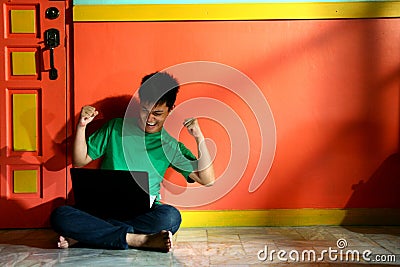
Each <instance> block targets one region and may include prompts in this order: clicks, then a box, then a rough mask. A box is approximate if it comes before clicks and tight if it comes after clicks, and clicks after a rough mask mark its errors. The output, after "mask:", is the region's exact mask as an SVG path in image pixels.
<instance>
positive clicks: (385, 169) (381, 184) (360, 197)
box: [342, 153, 400, 225]
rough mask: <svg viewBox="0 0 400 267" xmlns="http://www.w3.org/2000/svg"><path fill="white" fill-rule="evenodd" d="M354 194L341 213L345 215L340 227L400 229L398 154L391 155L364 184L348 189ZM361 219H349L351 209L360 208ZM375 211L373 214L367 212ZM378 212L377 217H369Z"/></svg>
mask: <svg viewBox="0 0 400 267" xmlns="http://www.w3.org/2000/svg"><path fill="white" fill-rule="evenodd" d="M352 189H353V190H354V192H353V194H352V195H351V197H350V199H349V201H348V202H347V204H346V206H345V209H349V214H348V215H346V217H345V218H344V219H343V221H342V225H355V224H357V222H358V221H360V222H363V224H365V223H366V221H365V218H368V219H370V221H369V222H368V224H369V225H400V209H399V207H398V203H400V154H399V153H395V154H392V155H390V156H389V157H388V158H386V159H385V160H384V161H383V162H382V164H381V165H380V166H379V168H378V169H377V170H376V171H375V172H374V173H373V174H372V176H371V177H370V178H369V179H368V180H367V181H366V182H364V180H362V181H360V182H359V183H358V184H354V185H353V186H352ZM364 207H368V209H365V214H364V215H365V218H357V217H354V216H352V214H351V209H353V208H364ZM370 209H376V210H373V211H372V210H370ZM375 212H379V214H373V213H375Z"/></svg>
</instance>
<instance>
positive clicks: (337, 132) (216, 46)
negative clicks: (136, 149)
mask: <svg viewBox="0 0 400 267" xmlns="http://www.w3.org/2000/svg"><path fill="white" fill-rule="evenodd" d="M74 40H75V41H74V42H75V44H74V49H75V51H74V55H75V56H74V57H75V59H74V60H75V62H74V64H75V66H74V68H75V71H74V80H75V84H74V94H75V112H76V113H78V112H79V109H80V107H81V106H82V105H84V104H93V105H96V106H97V108H99V109H100V112H101V114H102V116H103V118H104V117H107V118H108V117H112V116H114V114H115V113H118V111H117V110H118V108H121V107H124V104H119V103H122V102H118V101H113V99H112V98H111V97H113V96H118V95H126V94H128V95H130V94H132V93H133V92H134V91H136V89H137V88H138V86H139V83H140V79H141V77H142V76H144V75H146V74H149V73H151V72H154V71H156V70H162V69H165V68H168V67H170V66H173V65H175V64H179V63H184V62H190V61H198V60H202V61H214V62H219V63H223V64H226V65H229V66H231V67H233V68H236V69H238V70H239V71H241V72H243V73H244V74H246V75H247V76H248V77H249V78H250V79H252V80H253V81H254V82H255V84H256V85H257V86H258V87H259V88H260V90H261V91H262V93H263V95H264V96H265V98H266V100H267V101H268V104H269V106H270V108H271V111H272V114H273V117H274V120H275V125H276V138H277V142H276V153H275V158H274V161H273V164H272V168H271V170H270V172H269V174H268V176H267V177H266V180H265V181H264V183H263V184H262V185H261V186H260V187H259V188H258V190H256V191H255V192H252V193H250V192H249V190H248V188H249V184H250V181H251V179H252V177H253V174H254V171H255V168H256V166H257V164H258V160H259V155H260V145H261V142H262V139H261V137H260V131H259V130H258V125H257V121H256V120H255V118H254V114H252V112H251V107H249V106H247V105H246V103H245V102H244V101H243V100H241V99H240V98H239V97H238V96H236V95H235V94H234V93H233V92H231V91H229V90H227V89H224V88H222V87H218V86H216V85H210V84H192V85H186V86H183V87H182V89H181V92H180V94H179V96H178V101H177V104H178V107H179V104H180V103H185V102H186V101H188V100H189V99H195V98H197V97H208V98H214V99H217V100H219V101H221V102H223V103H225V104H226V105H228V106H230V107H231V108H232V109H233V110H234V112H235V113H236V114H237V116H239V117H240V118H241V120H242V121H243V123H244V125H245V128H246V131H247V135H248V138H245V137H244V140H243V142H247V140H246V139H248V140H249V142H250V156H249V163H248V164H247V167H246V168H245V169H244V170H243V168H241V167H240V168H241V169H237V173H238V174H239V173H242V172H243V171H244V173H243V175H240V177H232V179H237V180H238V181H239V179H240V181H239V182H238V184H237V185H236V186H235V187H234V188H233V189H232V190H231V191H230V192H226V194H225V196H223V197H222V198H220V199H218V200H216V201H214V202H211V203H208V204H205V205H201V206H198V207H190V209H216V210H218V209H273V208H342V207H348V208H355V207H364V208H372V207H387V208H400V198H399V194H398V193H399V192H398V188H400V187H399V185H400V184H399V181H400V179H399V178H400V167H399V166H400V159H399V154H398V151H399V122H400V119H399V113H400V107H399V102H400V94H399V91H400V62H399V58H400V19H370V20H369V19H363V20H321V21H318V20H299V21H248V22H244V21H243V22H242V21H234V22H119V23H113V22H108V23H75V24H74ZM178 79H179V77H178ZM110 98H111V99H110ZM178 111H179V109H177V110H176V112H178ZM181 116H183V117H184V115H181ZM201 125H202V126H203V129H204V132H205V134H206V135H207V136H208V137H210V138H211V139H213V141H214V143H215V146H216V149H217V153H216V159H215V169H216V172H217V175H218V176H219V177H220V176H221V175H222V174H223V172H224V170H225V169H226V168H227V166H228V164H229V159H230V155H231V152H232V153H237V151H235V150H234V148H233V147H234V146H235V144H231V143H230V139H229V135H230V133H229V132H227V131H226V130H225V129H224V127H225V126H226V125H225V126H224V125H221V124H218V123H217V122H216V121H213V120H212V119H202V120H201ZM273 130H275V129H268V131H273ZM177 137H178V136H177ZM179 138H180V139H181V140H182V141H184V142H185V143H187V144H188V145H189V146H190V147H191V148H192V149H194V143H193V142H192V140H191V139H190V138H189V136H188V135H187V134H186V133H184V132H182V133H181V134H180V136H179ZM264 145H267V146H270V147H271V148H270V149H273V145H274V144H264ZM261 164H263V163H261ZM266 164H268V163H266ZM232 168H235V166H233V167H232ZM168 180H170V181H172V182H173V183H175V184H178V185H181V186H183V187H181V188H178V187H172V188H170V187H168V188H170V189H168V190H169V192H170V193H171V194H173V195H176V196H180V195H181V196H182V198H183V200H182V202H185V201H188V202H189V198H190V196H188V195H185V194H184V192H185V190H186V189H185V187H186V185H185V183H184V182H183V180H182V179H181V178H180V177H179V175H176V174H175V173H174V172H168ZM189 187H193V186H192V185H190V186H189ZM209 190H210V191H209V192H210V194H212V192H213V191H212V190H215V189H213V188H212V187H211V188H209ZM193 197H196V196H195V195H194V196H193ZM164 200H165V201H167V202H168V197H167V198H165V199H164Z"/></svg>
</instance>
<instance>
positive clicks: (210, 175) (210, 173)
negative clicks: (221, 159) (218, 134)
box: [184, 119, 215, 186]
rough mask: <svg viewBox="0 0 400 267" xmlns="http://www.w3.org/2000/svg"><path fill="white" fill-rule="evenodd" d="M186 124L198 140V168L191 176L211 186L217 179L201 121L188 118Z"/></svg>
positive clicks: (200, 182)
mask: <svg viewBox="0 0 400 267" xmlns="http://www.w3.org/2000/svg"><path fill="white" fill-rule="evenodd" d="M184 125H185V126H186V127H187V129H188V131H189V133H190V134H191V135H192V136H193V137H194V138H195V140H196V143H197V149H198V157H199V158H198V170H197V171H194V172H192V173H191V174H190V175H189V177H190V178H191V179H193V180H194V181H196V182H198V183H199V184H202V185H205V186H211V185H213V184H214V181H215V173H214V166H213V162H212V159H211V156H210V153H209V151H208V148H207V145H206V142H205V138H204V135H203V133H202V132H201V129H200V126H199V123H198V122H197V119H190V120H186V121H185V123H184Z"/></svg>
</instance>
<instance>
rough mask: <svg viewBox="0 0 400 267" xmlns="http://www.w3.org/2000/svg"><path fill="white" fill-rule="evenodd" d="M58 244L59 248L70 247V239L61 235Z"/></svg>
mask: <svg viewBox="0 0 400 267" xmlns="http://www.w3.org/2000/svg"><path fill="white" fill-rule="evenodd" d="M57 246H58V248H68V247H69V243H68V240H67V239H66V238H65V237H63V236H61V235H60V237H59V238H58V243H57Z"/></svg>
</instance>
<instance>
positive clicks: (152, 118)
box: [139, 102, 170, 133]
mask: <svg viewBox="0 0 400 267" xmlns="http://www.w3.org/2000/svg"><path fill="white" fill-rule="evenodd" d="M153 105H154V103H148V102H141V103H140V123H139V124H140V127H141V128H142V130H144V131H145V132H146V133H156V132H159V131H161V129H162V127H163V125H164V122H165V120H166V118H167V117H168V115H169V112H170V110H169V109H168V107H167V105H166V103H164V104H162V105H158V106H153Z"/></svg>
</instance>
